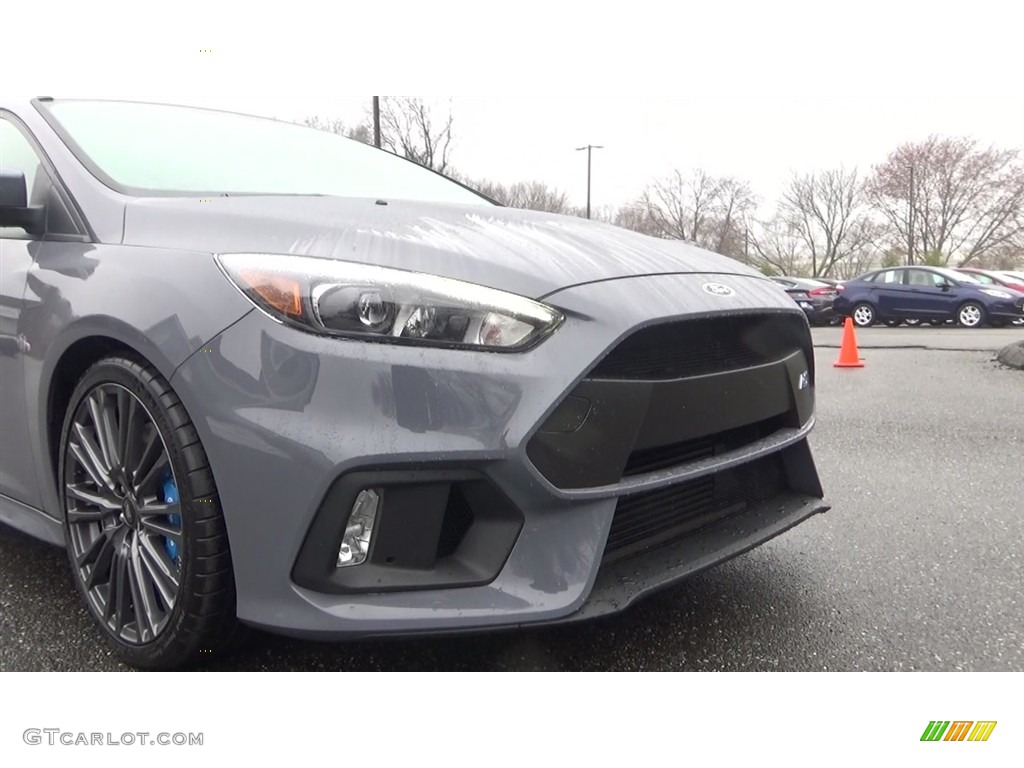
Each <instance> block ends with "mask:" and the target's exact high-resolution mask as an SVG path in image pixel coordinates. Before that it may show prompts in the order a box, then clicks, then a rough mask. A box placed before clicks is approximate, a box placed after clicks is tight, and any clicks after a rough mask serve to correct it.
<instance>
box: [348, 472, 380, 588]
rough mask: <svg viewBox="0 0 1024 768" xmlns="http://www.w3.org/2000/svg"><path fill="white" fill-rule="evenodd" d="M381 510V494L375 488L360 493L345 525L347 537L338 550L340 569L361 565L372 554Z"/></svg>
mask: <svg viewBox="0 0 1024 768" xmlns="http://www.w3.org/2000/svg"><path fill="white" fill-rule="evenodd" d="M379 508H380V492H379V491H377V490H376V489H373V488H367V489H366V490H363V491H360V492H359V495H358V496H356V501H355V504H353V505H352V512H351V513H350V514H349V516H348V523H346V524H345V535H344V536H342V538H341V546H340V547H339V548H338V568H346V567H348V566H351V565H359V564H360V563H362V562H364V561H365V560H366V558H367V556H368V555H369V554H370V541H371V539H372V538H373V526H374V523H375V522H376V520H377V510H378V509H379Z"/></svg>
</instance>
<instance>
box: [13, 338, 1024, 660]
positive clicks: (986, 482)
mask: <svg viewBox="0 0 1024 768" xmlns="http://www.w3.org/2000/svg"><path fill="white" fill-rule="evenodd" d="M840 336H841V329H839V328H823V329H816V330H815V342H816V344H817V345H818V349H817V365H818V422H817V425H816V428H815V432H814V434H813V437H812V441H811V442H812V446H813V448H814V451H815V456H816V459H817V462H818V468H819V471H820V473H821V476H822V481H823V484H824V486H825V490H826V494H827V498H828V500H829V502H830V503H831V504H832V505H833V508H832V510H831V511H830V512H828V513H827V514H825V515H819V516H817V517H816V518H812V519H811V520H809V521H808V522H806V523H804V524H802V525H800V526H798V527H797V528H795V529H793V530H792V531H790V532H788V533H787V534H785V535H783V536H782V537H780V538H778V539H775V540H774V541H771V542H769V543H768V544H766V545H764V546H762V547H760V548H758V549H756V550H754V551H753V552H751V553H748V554H746V555H744V556H742V557H739V558H737V559H735V560H733V561H731V562H729V563H726V564H724V565H721V566H718V567H716V568H714V569H711V570H709V571H706V572H704V573H703V574H701V575H699V576H697V577H694V578H693V579H691V580H689V581H687V582H685V583H684V584H682V585H679V586H677V587H675V588H673V589H671V590H668V591H665V592H662V593H659V594H657V595H655V596H653V597H652V598H650V599H648V600H647V601H646V602H644V603H641V604H639V605H637V606H635V607H634V608H633V609H631V610H629V611H627V612H626V613H624V614H622V615H620V616H616V617H613V618H610V619H606V620H602V621H599V622H596V623H591V624H587V625H575V626H572V627H566V628H556V629H547V630H542V631H521V632H515V633H504V634H495V635H487V636H477V637H461V638H457V639H429V640H390V641H386V642H374V643H350V644H335V645H326V644H316V643H310V642H301V641H295V640H289V639H282V638H276V637H271V636H268V635H263V634H257V633H254V634H253V635H252V636H251V637H249V638H248V639H247V640H246V642H245V644H244V645H243V647H242V648H241V649H240V650H239V651H238V652H237V653H236V654H235V655H234V656H232V657H230V658H227V659H215V660H210V661H209V662H207V664H206V667H205V668H208V669H224V670H227V669H237V670H477V669H483V670H809V671H814V670H874V671H889V670H934V671H938V670H943V671H945V670H970V671H1024V590H1022V585H1024V547H1022V546H1021V545H1022V542H1024V470H1022V467H1024V371H1017V370H1010V369H1008V368H1004V367H1002V366H1000V365H998V363H996V362H995V361H994V357H995V351H996V350H998V349H999V348H1000V347H1002V346H1003V345H1005V344H1008V343H1010V342H1012V341H1015V340H1018V339H1020V338H1021V337H1022V336H1024V330H1022V329H1000V330H996V329H983V330H964V329H957V328H937V329H936V328H904V329H889V328H871V329H866V330H861V331H858V333H857V336H858V342H859V345H860V351H861V357H862V358H864V362H865V367H864V368H859V369H836V368H834V367H833V366H832V362H833V360H835V358H836V355H837V351H838V350H837V349H836V348H837V347H838V345H839V340H840ZM118 669H125V667H124V666H123V665H121V664H120V663H119V662H118V661H117V660H116V659H115V658H114V657H113V656H112V655H111V654H110V653H109V652H108V651H107V649H106V647H105V646H104V645H103V644H102V642H101V641H100V638H99V636H98V634H97V633H95V632H94V631H93V628H92V626H91V624H90V622H89V619H88V617H87V615H86V613H85V609H84V608H83V607H82V606H81V605H80V603H79V599H78V596H77V594H76V593H75V591H74V588H73V586H72V582H71V578H70V575H69V573H68V570H67V567H66V565H65V556H64V553H63V552H61V551H59V550H56V549H53V548H50V547H48V546H45V545H42V544H39V543H37V542H34V541H32V540H30V539H27V538H25V537H24V536H22V535H20V534H17V533H15V532H14V531H12V530H11V529H9V528H6V527H4V526H0V670H5V671H7V670H118Z"/></svg>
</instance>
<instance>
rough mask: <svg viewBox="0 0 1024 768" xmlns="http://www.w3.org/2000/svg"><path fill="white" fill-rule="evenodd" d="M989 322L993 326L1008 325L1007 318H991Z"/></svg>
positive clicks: (1002, 326)
mask: <svg viewBox="0 0 1024 768" xmlns="http://www.w3.org/2000/svg"><path fill="white" fill-rule="evenodd" d="M988 324H989V325H991V326H992V327H993V328H1005V327H1006V321H1005V320H989V321H988Z"/></svg>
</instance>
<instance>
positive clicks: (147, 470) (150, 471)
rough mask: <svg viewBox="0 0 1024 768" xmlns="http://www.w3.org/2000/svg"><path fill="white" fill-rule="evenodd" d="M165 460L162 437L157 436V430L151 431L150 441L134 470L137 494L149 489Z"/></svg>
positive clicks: (133, 480) (133, 479)
mask: <svg viewBox="0 0 1024 768" xmlns="http://www.w3.org/2000/svg"><path fill="white" fill-rule="evenodd" d="M163 460H164V457H163V446H162V445H161V444H160V436H159V435H158V434H157V431H156V428H153V429H152V430H150V435H149V441H148V442H147V443H146V445H145V447H144V448H143V450H142V455H141V456H140V457H139V461H138V463H137V464H136V465H135V467H134V468H133V470H132V484H133V485H134V486H135V493H136V494H139V493H141V492H143V491H144V490H145V489H146V488H148V487H149V483H150V482H152V480H153V478H154V477H155V475H156V471H157V470H158V468H159V465H160V464H161V462H162V461H163ZM140 478H141V479H140Z"/></svg>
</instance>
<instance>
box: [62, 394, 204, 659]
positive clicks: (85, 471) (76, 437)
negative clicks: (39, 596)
mask: <svg viewBox="0 0 1024 768" xmlns="http://www.w3.org/2000/svg"><path fill="white" fill-rule="evenodd" d="M63 482H64V496H65V509H66V514H67V524H68V533H69V544H70V547H71V550H72V551H71V555H72V562H73V565H74V566H75V567H76V568H77V570H78V576H79V578H80V579H81V581H82V584H83V585H84V587H85V592H86V596H87V599H88V601H89V604H90V607H91V608H92V610H93V611H94V612H95V613H96V615H97V617H98V618H99V619H100V620H101V621H102V623H103V624H105V625H106V627H107V629H108V630H109V631H110V632H111V633H112V634H113V635H114V636H115V637H117V638H118V639H119V640H120V641H121V642H124V643H127V644H129V645H142V644H145V643H149V642H152V641H153V640H155V639H156V638H157V637H158V636H159V635H160V634H161V632H162V631H163V630H164V629H165V627H166V626H167V624H168V622H169V620H170V617H171V613H172V612H173V610H174V606H175V604H176V602H177V600H178V597H179V593H180V591H181V582H182V554H183V551H182V550H183V546H184V542H183V536H182V520H181V508H180V504H179V501H178V490H177V489H178V485H177V482H176V480H175V477H174V472H173V469H172V467H171V462H170V458H169V456H168V452H167V446H166V445H165V444H164V440H163V437H162V436H161V434H160V431H159V430H158V429H157V426H156V424H155V422H154V420H153V417H152V415H151V414H150V412H149V411H148V410H147V409H146V407H145V405H143V403H142V402H141V401H140V400H139V399H138V397H136V396H135V395H134V394H133V393H132V392H130V391H129V390H128V389H126V388H125V387H123V386H121V385H119V384H113V383H103V384H99V385H97V386H95V387H94V388H93V389H92V390H90V391H89V393H88V394H87V395H86V396H85V397H84V398H82V400H81V402H80V404H79V406H78V408H77V410H76V412H75V414H74V417H73V419H72V421H71V424H70V433H69V435H68V439H67V441H66V448H65V461H64V477H63Z"/></svg>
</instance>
